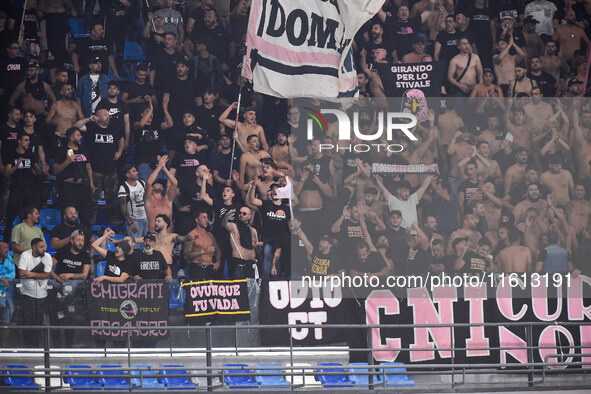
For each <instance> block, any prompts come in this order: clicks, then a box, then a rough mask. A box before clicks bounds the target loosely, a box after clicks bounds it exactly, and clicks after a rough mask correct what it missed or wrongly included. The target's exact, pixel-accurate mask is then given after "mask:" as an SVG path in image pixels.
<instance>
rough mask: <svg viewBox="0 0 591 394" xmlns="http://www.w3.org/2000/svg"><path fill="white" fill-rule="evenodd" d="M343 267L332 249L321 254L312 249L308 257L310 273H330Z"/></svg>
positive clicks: (324, 274) (323, 274)
mask: <svg viewBox="0 0 591 394" xmlns="http://www.w3.org/2000/svg"><path fill="white" fill-rule="evenodd" d="M342 269H343V262H342V261H341V260H340V259H339V257H338V256H337V254H336V253H333V252H332V250H331V251H330V252H329V253H328V254H321V253H320V252H319V251H318V250H317V249H314V252H313V253H312V256H311V257H310V275H322V276H326V275H330V274H334V273H337V272H338V271H340V270H342Z"/></svg>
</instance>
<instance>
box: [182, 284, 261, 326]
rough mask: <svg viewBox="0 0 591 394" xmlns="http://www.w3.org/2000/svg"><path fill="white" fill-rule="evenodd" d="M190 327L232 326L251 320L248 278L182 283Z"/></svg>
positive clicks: (186, 314) (186, 316) (186, 317)
mask: <svg viewBox="0 0 591 394" xmlns="http://www.w3.org/2000/svg"><path fill="white" fill-rule="evenodd" d="M183 289H184V290H185V294H186V299H187V300H186V302H185V319H186V320H187V323H188V324H191V325H202V324H205V323H208V322H211V323H214V322H215V323H231V322H235V321H249V320H250V305H249V302H248V288H247V285H246V279H239V280H204V281H200V282H189V283H184V284H183Z"/></svg>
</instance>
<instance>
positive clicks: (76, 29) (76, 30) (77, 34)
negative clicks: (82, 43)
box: [68, 18, 90, 38]
mask: <svg viewBox="0 0 591 394" xmlns="http://www.w3.org/2000/svg"><path fill="white" fill-rule="evenodd" d="M68 22H69V23H70V37H73V38H84V37H88V36H89V35H90V34H88V33H87V32H86V27H85V25H84V18H70V19H68Z"/></svg>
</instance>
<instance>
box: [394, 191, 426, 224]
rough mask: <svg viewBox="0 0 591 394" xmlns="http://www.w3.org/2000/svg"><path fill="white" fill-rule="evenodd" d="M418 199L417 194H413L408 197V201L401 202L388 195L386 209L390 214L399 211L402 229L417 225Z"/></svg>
mask: <svg viewBox="0 0 591 394" xmlns="http://www.w3.org/2000/svg"><path fill="white" fill-rule="evenodd" d="M418 203H419V199H418V197H417V193H413V194H411V195H410V196H409V197H408V200H406V201H402V200H399V199H397V198H396V197H394V195H393V194H390V198H389V199H388V209H389V210H390V212H392V211H395V210H399V211H400V212H401V213H402V223H401V224H400V225H401V226H402V227H404V228H407V227H410V226H411V225H412V224H413V223H418V219H417V205H418Z"/></svg>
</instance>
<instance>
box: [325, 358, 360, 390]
mask: <svg viewBox="0 0 591 394" xmlns="http://www.w3.org/2000/svg"><path fill="white" fill-rule="evenodd" d="M342 366H343V364H341V363H318V372H319V373H321V374H322V373H326V372H333V373H334V372H342V373H345V370H344V369H343V368H320V367H342ZM316 380H317V381H318V382H320V383H322V385H323V386H324V387H333V388H334V387H353V385H352V384H351V382H350V381H349V380H348V379H347V377H346V376H345V375H316Z"/></svg>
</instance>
